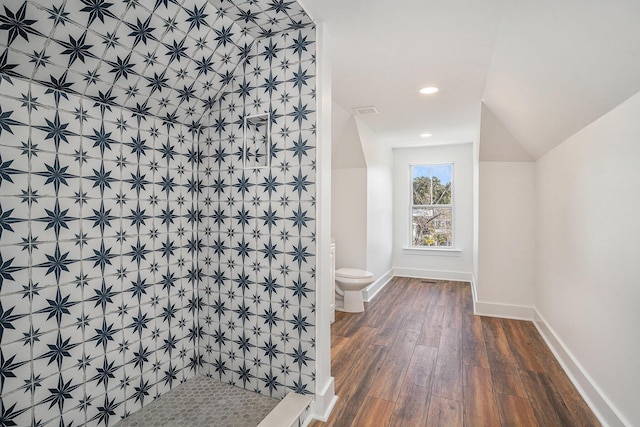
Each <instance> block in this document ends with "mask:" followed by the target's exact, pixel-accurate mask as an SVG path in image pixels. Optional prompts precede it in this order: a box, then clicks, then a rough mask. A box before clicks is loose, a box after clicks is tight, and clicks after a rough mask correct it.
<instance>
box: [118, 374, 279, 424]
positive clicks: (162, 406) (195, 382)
mask: <svg viewBox="0 0 640 427" xmlns="http://www.w3.org/2000/svg"><path fill="white" fill-rule="evenodd" d="M277 404H278V400H277V399H273V398H271V397H268V396H263V395H260V394H258V393H254V392H251V391H248V390H245V389H242V388H240V387H235V386H232V385H229V384H225V383H221V382H220V381H218V380H215V379H211V378H208V377H203V376H197V377H194V378H192V379H190V380H188V381H187V382H185V383H184V384H181V385H180V386H178V387H176V388H174V389H173V390H171V391H170V392H169V393H167V394H165V395H163V396H162V397H160V398H159V399H157V400H155V401H153V402H152V403H151V404H149V405H146V406H145V407H144V408H142V409H141V410H140V411H137V412H136V413H134V414H132V415H130V416H129V417H127V418H125V419H124V420H122V421H121V422H120V423H118V424H116V427H151V426H153V427H160V426H166V427H175V426H189V427H216V426H220V427H223V426H224V427H255V426H256V425H258V423H259V422H260V421H261V420H262V419H263V418H264V417H266V416H267V414H268V413H269V412H271V410H272V409H273V408H274V407H275V406H276V405H277Z"/></svg>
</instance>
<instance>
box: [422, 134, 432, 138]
mask: <svg viewBox="0 0 640 427" xmlns="http://www.w3.org/2000/svg"><path fill="white" fill-rule="evenodd" d="M430 136H431V134H430V133H421V134H420V138H429V137H430Z"/></svg>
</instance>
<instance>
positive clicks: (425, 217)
mask: <svg viewBox="0 0 640 427" xmlns="http://www.w3.org/2000/svg"><path fill="white" fill-rule="evenodd" d="M412 243H413V246H451V244H452V235H451V208H450V207H449V208H436V207H426V208H425V207H422V208H415V207H414V208H413V209H412Z"/></svg>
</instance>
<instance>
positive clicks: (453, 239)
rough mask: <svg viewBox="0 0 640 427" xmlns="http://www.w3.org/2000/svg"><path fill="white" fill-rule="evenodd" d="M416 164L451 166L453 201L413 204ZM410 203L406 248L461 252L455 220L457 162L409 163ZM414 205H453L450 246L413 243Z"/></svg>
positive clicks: (411, 249)
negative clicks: (458, 247)
mask: <svg viewBox="0 0 640 427" xmlns="http://www.w3.org/2000/svg"><path fill="white" fill-rule="evenodd" d="M415 166H451V203H450V204H447V205H414V204H413V176H412V175H413V174H412V170H413V168H414V167H415ZM408 182H409V204H408V210H409V212H408V218H409V221H408V224H407V228H408V229H407V242H408V246H407V247H406V248H405V249H408V250H410V251H442V252H452V253H453V252H456V253H457V252H459V249H456V221H455V204H456V203H455V188H456V184H455V163H454V162H441V163H423V162H420V163H410V164H409V177H408ZM414 206H433V207H451V245H450V246H415V245H414V244H413V208H414Z"/></svg>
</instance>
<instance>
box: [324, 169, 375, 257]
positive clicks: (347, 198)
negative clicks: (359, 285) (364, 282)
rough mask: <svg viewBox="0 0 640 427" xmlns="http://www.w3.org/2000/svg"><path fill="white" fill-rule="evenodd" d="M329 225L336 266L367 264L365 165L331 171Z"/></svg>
mask: <svg viewBox="0 0 640 427" xmlns="http://www.w3.org/2000/svg"><path fill="white" fill-rule="evenodd" d="M331 218H332V221H331V227H332V234H333V238H334V239H335V241H336V268H342V267H350V268H360V269H363V270H364V269H366V268H367V169H365V168H352V169H333V170H332V171H331Z"/></svg>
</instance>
